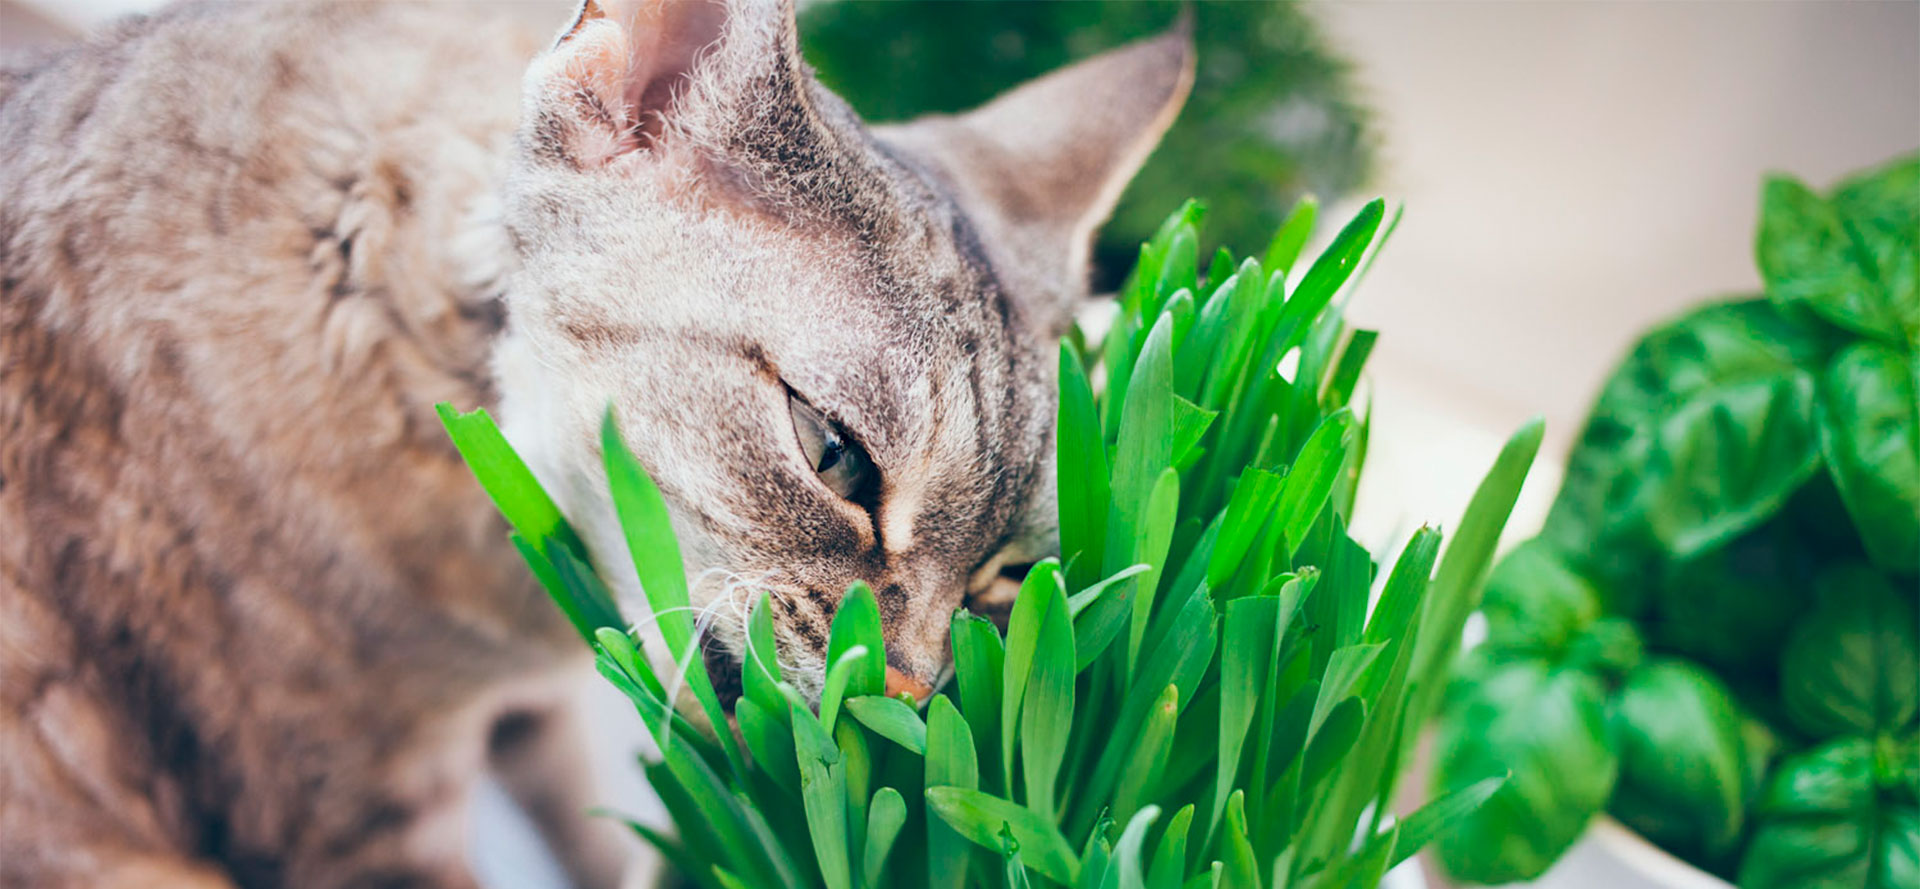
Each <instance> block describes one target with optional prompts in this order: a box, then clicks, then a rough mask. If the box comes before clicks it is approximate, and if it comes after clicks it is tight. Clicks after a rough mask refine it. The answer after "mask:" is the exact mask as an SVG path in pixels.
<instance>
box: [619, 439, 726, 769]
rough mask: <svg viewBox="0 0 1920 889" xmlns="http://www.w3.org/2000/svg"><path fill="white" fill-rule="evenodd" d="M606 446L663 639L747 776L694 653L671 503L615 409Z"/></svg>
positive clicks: (624, 523) (625, 527) (631, 548)
mask: <svg viewBox="0 0 1920 889" xmlns="http://www.w3.org/2000/svg"><path fill="white" fill-rule="evenodd" d="M600 446H601V451H602V455H601V456H602V457H603V458H604V460H605V463H606V470H607V484H608V487H609V489H610V490H611V492H612V494H613V509H614V513H615V514H616V515H618V516H619V519H620V529H621V531H622V533H623V534H624V535H625V537H626V541H627V551H628V552H629V553H630V554H631V555H632V557H633V565H634V571H635V573H637V574H638V575H639V578H640V588H641V589H642V590H643V591H644V592H645V593H646V596H647V604H648V606H649V607H650V608H652V610H653V617H654V620H655V625H656V626H657V627H658V628H659V630H660V637H661V638H662V639H663V640H665V641H666V643H667V650H668V651H669V652H672V653H673V654H674V656H675V659H676V660H678V661H680V662H681V663H682V664H684V668H683V671H684V673H685V676H686V682H687V687H688V688H690V689H692V690H693V696H694V699H695V700H696V701H698V702H699V704H700V709H701V710H702V711H704V712H705V713H706V715H707V720H708V722H709V723H710V724H712V725H713V726H715V727H716V730H717V731H716V733H717V734H718V735H719V737H720V748H721V750H723V751H725V753H726V756H727V763H728V764H729V765H730V766H731V767H732V768H733V771H734V774H735V775H740V776H744V775H745V774H746V769H747V765H746V758H745V757H744V756H742V755H741V753H740V747H739V745H738V744H736V743H734V739H733V733H732V732H730V731H727V730H726V729H725V726H726V724H727V715H726V711H725V710H724V709H722V708H721V706H720V696H719V695H718V694H715V693H714V690H713V681H712V680H711V678H709V677H708V676H707V667H706V663H705V661H704V660H703V659H702V658H700V657H699V656H698V655H697V653H695V652H694V648H693V646H695V645H696V644H697V641H696V640H695V639H694V638H693V620H692V618H691V617H690V616H689V615H688V613H687V612H688V604H689V600H688V597H687V575H686V569H685V568H684V567H683V563H682V562H681V560H680V541H679V539H678V538H676V537H675V536H674V533H673V521H672V519H671V517H670V516H669V514H668V512H667V502H666V500H665V499H664V498H663V497H661V496H660V489H659V488H657V487H655V486H654V484H653V479H652V478H650V477H648V475H647V472H646V470H645V469H643V468H641V466H640V461H639V460H638V459H636V458H635V457H634V456H633V452H632V451H630V450H628V449H627V443H626V440H625V439H623V438H622V437H621V436H620V429H619V426H618V424H617V423H616V422H615V421H614V416H613V411H612V410H611V409H609V410H608V411H607V415H606V419H605V420H604V421H602V423H601V424H600Z"/></svg>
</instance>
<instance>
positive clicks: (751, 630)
mask: <svg viewBox="0 0 1920 889" xmlns="http://www.w3.org/2000/svg"><path fill="white" fill-rule="evenodd" d="M771 605H772V599H771V597H770V596H768V595H767V594H765V593H762V594H761V595H760V598H759V599H757V600H755V601H754V603H753V611H751V612H749V613H748V615H747V656H746V657H745V658H744V660H745V661H746V663H745V664H743V665H742V668H741V687H742V693H743V694H744V695H745V696H746V697H747V699H748V700H751V701H753V702H754V703H755V704H758V705H759V706H760V709H761V712H762V713H763V714H764V715H766V716H769V717H782V716H785V715H786V712H787V701H786V698H785V697H784V696H783V695H781V693H780V679H781V677H780V658H779V649H778V647H777V646H776V644H775V643H774V636H773V613H772V611H771V610H770V608H771ZM781 725H782V726H783V728H784V726H785V722H781Z"/></svg>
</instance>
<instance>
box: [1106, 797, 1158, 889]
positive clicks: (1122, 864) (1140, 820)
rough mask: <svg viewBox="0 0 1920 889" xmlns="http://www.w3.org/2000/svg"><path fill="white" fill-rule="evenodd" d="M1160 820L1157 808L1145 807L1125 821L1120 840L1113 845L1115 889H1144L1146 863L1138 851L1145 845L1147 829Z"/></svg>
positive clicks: (1145, 883)
mask: <svg viewBox="0 0 1920 889" xmlns="http://www.w3.org/2000/svg"><path fill="white" fill-rule="evenodd" d="M1159 819H1160V807H1159V806H1147V807H1145V808H1142V809H1141V810H1139V811H1138V812H1135V813H1133V816H1132V817H1130V818H1128V819H1127V826H1126V827H1124V828H1122V829H1121V830H1120V839H1118V840H1116V841H1115V842H1114V844H1113V870H1114V871H1115V872H1117V873H1118V875H1119V880H1118V887H1117V889H1146V885H1147V878H1146V873H1145V871H1146V863H1145V862H1144V861H1143V860H1142V856H1141V852H1140V849H1141V847H1142V846H1144V845H1146V842H1147V829H1148V828H1150V827H1152V826H1153V822H1155V821H1158V820H1159Z"/></svg>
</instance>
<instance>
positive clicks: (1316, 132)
mask: <svg viewBox="0 0 1920 889" xmlns="http://www.w3.org/2000/svg"><path fill="white" fill-rule="evenodd" d="M1183 6H1192V7H1193V8H1194V11H1195V13H1196V19H1195V23H1194V24H1195V32H1194V39H1195V44H1196V45H1197V46H1198V47H1199V50H1200V58H1199V66H1198V69H1197V70H1196V72H1195V76H1194V84H1193V93H1192V95H1191V96H1190V97H1189V98H1188V100H1187V105H1186V108H1185V110H1183V111H1182V113H1181V115H1180V118H1179V120H1178V121H1176V122H1175V124H1174V126H1173V128H1172V130H1170V131H1169V132H1168V133H1167V135H1166V138H1165V139H1164V140H1163V141H1162V142H1161V145H1160V148H1159V150H1158V151H1157V152H1156V153H1155V154H1154V156H1153V158H1152V159H1151V160H1149V161H1148V162H1147V165H1146V167H1145V168H1144V169H1142V170H1141V171H1140V173H1139V175H1138V176H1136V177H1135V178H1134V180H1133V184H1132V185H1131V186H1129V188H1128V189H1127V192H1126V194H1125V196H1123V197H1122V198H1121V201H1120V205H1119V207H1118V208H1117V209H1116V210H1115V211H1114V214H1113V218H1112V219H1111V220H1110V221H1109V222H1108V223H1107V225H1106V226H1105V228H1104V229H1102V234H1101V236H1100V240H1099V242H1098V243H1097V244H1096V245H1095V250H1094V260H1095V265H1096V275H1097V276H1098V277H1099V278H1100V282H1101V284H1102V288H1101V289H1110V288H1112V287H1113V286H1114V285H1115V284H1117V283H1118V282H1119V280H1120V276H1121V274H1122V273H1124V272H1125V271H1126V269H1128V268H1129V267H1130V266H1131V265H1132V263H1133V262H1134V260H1135V259H1136V258H1137V256H1138V251H1139V244H1140V242H1142V241H1144V240H1146V239H1147V238H1148V237H1150V236H1151V235H1152V234H1153V232H1154V230H1155V227H1156V226H1158V225H1159V223H1160V219H1161V216H1162V214H1164V213H1165V212H1166V208H1167V207H1171V206H1175V205H1176V204H1178V203H1179V201H1180V200H1181V199H1182V198H1184V197H1185V196H1187V195H1190V194H1194V193H1199V194H1207V195H1213V196H1214V197H1213V198H1212V199H1211V200H1210V202H1209V208H1208V210H1209V212H1208V225H1209V228H1210V229H1211V230H1212V231H1213V236H1214V238H1215V239H1216V240H1217V241H1218V242H1219V243H1222V244H1225V245H1227V246H1229V247H1231V248H1233V249H1235V250H1238V251H1243V252H1244V251H1249V250H1252V249H1254V248H1256V247H1258V246H1259V245H1261V244H1262V243H1264V241H1265V239H1266V237H1267V235H1268V234H1269V233H1271V232H1272V231H1274V229H1275V228H1276V227H1278V226H1279V224H1280V221H1281V219H1282V217H1283V216H1284V215H1285V213H1286V211H1287V208H1288V207H1289V206H1291V205H1292V204H1293V202H1294V201H1295V200H1296V199H1298V198H1299V197H1301V196H1302V195H1304V194H1318V195H1322V196H1326V197H1328V198H1332V197H1337V196H1339V195H1342V194H1345V193H1347V192H1348V191H1350V190H1352V189H1354V188H1356V187H1358V186H1359V185H1360V184H1361V183H1362V182H1363V181H1364V179H1365V177H1366V175H1367V172H1368V170H1369V169H1370V167H1371V164H1372V156H1373V140H1372V136H1371V132H1370V129H1369V121H1368V117H1367V115H1366V113H1365V112H1364V111H1363V110H1362V108H1361V107H1360V105H1359V104H1358V103H1357V102H1356V101H1355V100H1354V98H1353V96H1354V92H1355V90H1354V88H1353V84H1352V77H1351V74H1350V70H1349V66H1348V65H1347V63H1346V62H1345V61H1344V60H1342V59H1341V58H1340V57H1339V56H1338V55H1337V54H1335V53H1334V52H1333V50H1332V49H1330V48H1329V47H1328V46H1327V45H1326V41H1325V39H1324V38H1323V37H1322V36H1321V32H1320V28H1319V27H1318V25H1317V24H1316V23H1315V22H1314V21H1313V18H1312V17H1311V16H1310V15H1308V13H1307V12H1306V10H1305V9H1304V8H1303V7H1302V6H1301V5H1299V4H1296V3H1285V2H1235V3H1225V2H1222V3H1200V4H1186V3H1180V2H1160V0H1084V2H1072V3H1035V2H1030V0H897V2H871V0H820V2H814V3H808V4H806V5H804V6H803V8H802V9H801V15H800V36H801V43H802V49H803V51H804V53H805V55H806V57H807V60H808V61H809V62H811V63H812V64H813V66H814V67H815V69H816V70H817V71H818V73H819V76H820V79H821V80H822V82H824V83H826V84H827V86H829V87H831V88H832V89H833V90H834V91H835V92H836V93H839V94H840V95H841V96H842V97H844V98H846V100H847V101H848V102H849V103H851V104H852V105H853V107H854V108H856V109H858V110H859V111H860V113H861V114H862V115H864V116H865V117H867V118H868V119H870V120H878V121H886V120H904V119H906V118H909V117H914V116H917V115H920V114H926V113H933V112H942V113H945V112H954V111H960V110H963V109H966V108H971V107H973V106H975V105H979V104H981V103H983V102H985V101H987V100H988V99H991V98H992V97H993V96H994V95H996V94H998V93H1000V92H1001V91H1003V90H1006V89H1009V88H1011V87H1013V86H1015V85H1017V84H1019V83H1021V82H1023V81H1025V80H1028V79H1030V78H1033V77H1037V76H1039V75H1041V74H1045V73H1046V72H1048V71H1051V70H1053V69H1055V68H1057V67H1059V66H1061V65H1065V64H1067V63H1070V62H1073V61H1076V60H1079V59H1082V58H1085V57H1087V56H1091V55H1094V54H1095V53H1098V52H1100V51H1102V50H1105V49H1111V48H1112V47H1114V46H1118V45H1119V44H1121V43H1125V42H1127V41H1129V40H1136V39H1139V38H1142V37H1147V36H1150V35H1152V34H1155V33H1158V32H1159V31H1160V30H1162V29H1165V28H1166V27H1167V26H1168V23H1170V22H1172V21H1173V20H1174V18H1175V16H1176V15H1177V14H1178V11H1179V10H1180V9H1181V8H1182V7H1183Z"/></svg>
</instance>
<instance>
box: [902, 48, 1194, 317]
mask: <svg viewBox="0 0 1920 889" xmlns="http://www.w3.org/2000/svg"><path fill="white" fill-rule="evenodd" d="M1191 21H1192V19H1191V13H1186V14H1183V15H1182V16H1181V18H1180V20H1179V21H1178V22H1176V23H1175V24H1174V26H1173V27H1172V28H1171V29H1169V30H1168V31H1167V32H1166V33H1164V34H1162V35H1160V36H1158V37H1154V38H1150V39H1147V40H1143V41H1140V42H1137V43H1133V44H1130V45H1127V46H1123V47H1120V48H1119V49H1115V50H1110V51H1108V52H1106V53H1103V54H1101V55H1098V56H1095V57H1093V58H1091V59H1087V60H1086V61H1083V62H1079V63H1077V64H1074V65H1072V66H1069V67H1066V68H1062V69H1060V70H1059V71H1055V72H1053V73H1051V74H1048V75H1046V76H1044V77H1040V78H1038V79H1036V80H1033V81H1030V82H1028V83H1026V84H1024V85H1022V86H1020V87H1019V88H1017V89H1014V90H1012V91H1010V92H1008V93H1006V94H1004V95H1002V96H1000V97H999V98H997V99H995V100H993V101H992V102H989V103H988V104H986V105H984V106H981V107H980V108H977V109H975V110H973V111H970V112H967V113H964V114H960V115H953V116H935V117H928V118H922V119H920V120H916V121H912V122H909V123H906V124H900V125H896V126H891V127H880V128H876V133H877V134H878V135H880V137H881V138H882V139H883V140H885V141H887V142H888V143H890V144H892V145H894V146H895V147H896V148H898V149H900V150H902V151H904V152H906V153H907V154H908V155H910V156H912V157H915V158H917V159H919V160H920V161H921V162H922V163H923V164H924V165H926V166H928V167H930V168H932V172H933V173H934V175H935V176H936V177H938V178H940V179H942V180H944V181H945V182H946V183H947V185H948V186H949V188H950V189H951V190H952V192H953V193H954V195H955V197H956V199H957V200H958V202H959V203H960V205H961V207H962V209H964V210H965V211H966V212H967V214H968V215H969V216H970V217H971V218H972V219H973V221H974V223H975V225H976V226H978V227H979V228H982V229H984V232H983V234H984V237H983V240H984V241H985V242H986V244H987V247H988V249H989V251H991V252H994V253H995V254H996V255H995V256H994V260H995V264H996V265H997V266H999V267H1000V268H1001V269H1002V274H1003V275H1005V274H1007V273H1009V272H1011V273H1012V274H1013V275H1015V276H1017V277H1019V278H1020V279H1022V280H1021V282H1020V283H1021V284H1022V285H1024V289H1026V290H1027V291H1028V292H1031V293H1036V294H1040V297H1039V299H1040V301H1042V302H1043V303H1044V304H1042V305H1035V306H1034V307H1033V308H1034V309H1035V315H1036V316H1037V317H1038V319H1039V320H1041V321H1042V323H1044V324H1045V325H1047V326H1048V327H1049V328H1050V329H1051V330H1052V331H1053V332H1056V333H1057V332H1060V331H1062V330H1064V329H1065V327H1066V325H1067V323H1068V322H1069V321H1071V314H1072V310H1073V306H1074V303H1075V302H1076V301H1077V300H1078V299H1079V298H1080V297H1081V296H1082V295H1084V293H1085V291H1086V276H1087V260H1088V254H1089V252H1090V249H1091V246H1092V244H1091V242H1092V238H1093V233H1094V230H1095V229H1096V228H1098V227H1099V225H1100V223H1102V222H1104V221H1105V220H1106V218H1107V215H1108V214H1109V213H1111V212H1113V206H1114V204H1115V202H1117V201H1118V200H1119V199H1120V192H1121V191H1122V190H1123V189H1124V188H1125V187H1126V185H1127V182H1128V180H1130V179H1132V178H1133V174H1134V173H1135V172H1136V171H1138V170H1139V168H1140V165H1141V164H1142V163H1145V162H1146V159H1147V155H1148V154H1150V153H1151V152H1152V151H1153V148H1154V146H1155V145H1157V144H1158V143H1159V141H1160V136H1161V135H1162V134H1163V133H1165V132H1166V130H1167V127H1169V126H1171V125H1172V123H1173V119H1174V117H1176V116H1177V115H1178V114H1179V111H1180V106H1181V105H1182V104H1183V103H1184V102H1185V101H1186V98H1187V91H1188V89H1189V88H1190V87H1191V86H1192V84H1193V68H1194V49H1193V36H1192V25H1191Z"/></svg>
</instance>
